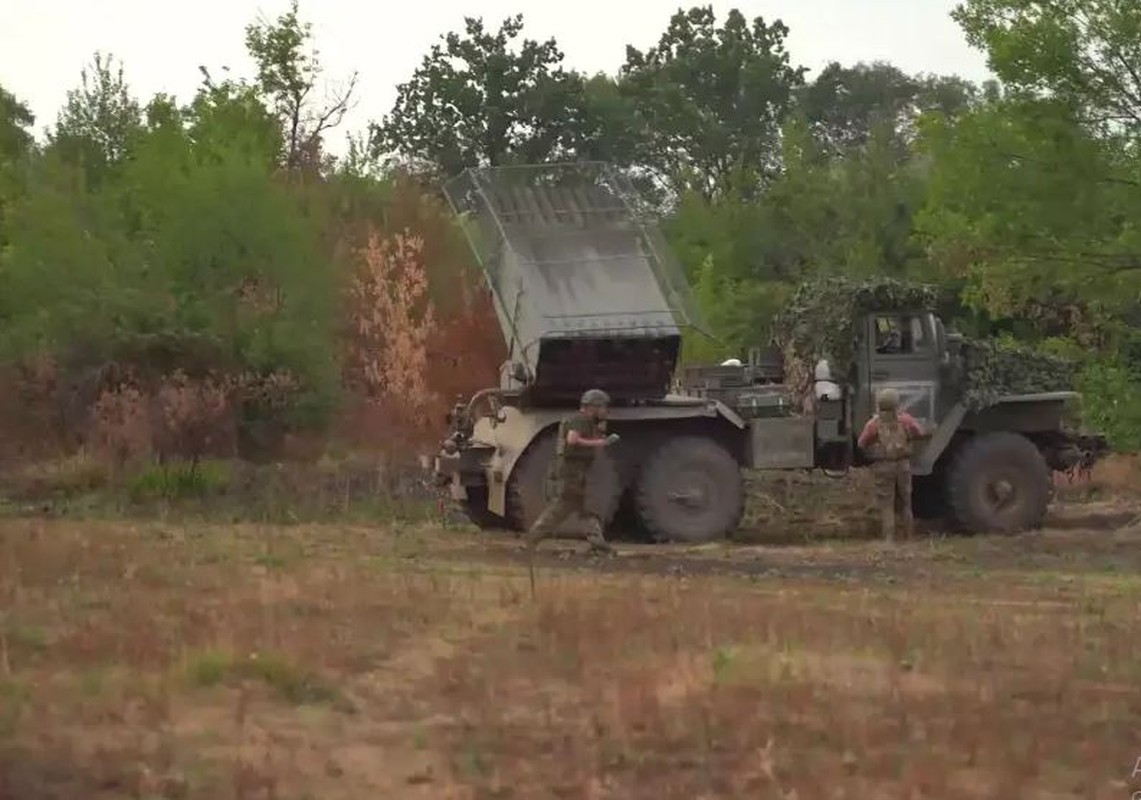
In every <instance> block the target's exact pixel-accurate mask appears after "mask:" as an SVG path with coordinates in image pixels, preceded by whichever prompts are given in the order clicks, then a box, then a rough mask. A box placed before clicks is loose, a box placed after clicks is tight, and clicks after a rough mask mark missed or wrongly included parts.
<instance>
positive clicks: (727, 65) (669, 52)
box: [620, 6, 805, 197]
mask: <svg viewBox="0 0 1141 800" xmlns="http://www.w3.org/2000/svg"><path fill="white" fill-rule="evenodd" d="M787 34H788V28H787V27H785V25H784V24H783V23H782V22H780V21H779V20H777V21H775V22H773V23H771V24H769V23H766V22H765V20H764V19H763V18H761V17H757V18H755V19H753V20H752V21H751V22H750V21H749V20H747V19H746V18H745V16H744V15H743V14H741V12H740V11H738V10H736V9H733V10H731V11H730V12H729V13H728V15H727V16H726V19H725V22H724V23H723V24H722V25H720V26H718V25H717V20H716V17H715V15H714V13H713V9H712V7H711V6H705V7H701V6H697V7H694V8H691V9H689V10H688V11H685V10H679V11H678V12H677V13H676V14H674V15H673V17H672V18H671V19H670V23H669V27H668V28H667V29H666V31H665V33H663V34H662V36H661V38H660V39H659V41H658V43H657V45H655V46H654V47H651V48H649V49H648V50H646V51H645V52H642V51H640V50H637V49H636V48H634V47H627V49H626V64H625V65H624V66H623V67H622V70H621V73H620V77H621V83H622V88H623V91H624V92H625V93H626V94H627V95H628V96H629V97H631V98H632V101H633V102H632V109H633V111H634V113H635V115H636V117H635V118H636V120H637V123H636V124H637V127H638V135H639V138H640V144H639V148H638V154H637V158H638V163H639V164H640V165H643V166H645V167H648V168H649V169H652V170H654V171H656V172H657V173H658V174H659V175H661V176H663V177H664V178H665V179H666V180H667V181H669V182H670V183H671V184H672V186H673V188H674V189H675V191H677V192H678V193H681V192H684V191H686V190H694V191H697V192H699V193H700V194H702V195H703V196H705V197H712V196H714V195H716V194H718V193H722V192H726V191H728V190H729V189H730V187H731V186H733V185H736V186H738V187H740V186H741V185H742V180H744V181H745V183H746V184H747V185H749V186H750V188H755V187H756V186H758V185H759V184H760V182H761V181H763V179H765V178H768V177H771V176H772V175H774V174H776V173H777V171H778V170H779V167H780V162H779V157H778V156H779V152H780V144H779V132H780V124H781V122H782V120H783V119H784V116H785V113H786V112H787V111H788V109H789V107H790V105H791V102H792V92H793V90H794V88H795V87H796V86H798V85H800V83H801V82H802V81H803V76H804V72H805V69H804V68H802V67H794V66H792V65H791V63H790V59H789V55H788V52H787V51H786V50H785V37H786V36H787Z"/></svg>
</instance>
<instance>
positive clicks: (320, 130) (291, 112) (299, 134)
mask: <svg viewBox="0 0 1141 800" xmlns="http://www.w3.org/2000/svg"><path fill="white" fill-rule="evenodd" d="M246 49H247V50H248V51H249V53H250V55H251V56H252V57H253V59H254V63H256V64H257V69H258V75H257V81H258V87H259V88H260V89H261V91H262V92H263V94H264V95H265V97H266V98H267V100H268V101H269V104H270V106H271V107H272V108H273V110H274V111H275V113H276V114H277V116H278V119H279V120H280V122H281V125H282V130H283V132H284V145H285V158H284V160H285V165H286V166H287V167H288V168H290V169H296V168H298V167H301V166H302V165H310V166H320V162H321V145H322V139H323V137H324V136H325V135H326V134H327V133H328V132H329V131H330V130H332V129H333V128H335V127H337V126H338V125H340V124H341V122H342V121H343V120H344V118H345V113H346V112H347V111H348V110H349V107H350V103H351V101H352V95H353V91H354V89H355V88H356V83H357V75H356V73H353V75H352V76H351V77H350V78H349V79H348V82H347V84H346V85H345V87H344V88H343V89H340V90H338V91H334V92H332V93H331V94H330V95H329V96H327V97H326V98H324V99H319V98H318V97H317V96H316V94H317V82H318V80H319V79H320V77H321V73H322V69H321V62H320V58H319V55H318V53H317V51H316V49H315V48H314V47H313V46H312V25H311V24H310V23H308V22H302V21H301V19H300V18H299V16H298V5H297V0H292V1H291V2H290V5H289V9H288V10H287V11H285V12H284V13H283V14H281V15H280V16H278V18H277V19H276V20H274V21H272V22H271V21H268V20H265V19H261V20H259V21H257V22H255V23H252V24H250V25H248V26H247V27H246Z"/></svg>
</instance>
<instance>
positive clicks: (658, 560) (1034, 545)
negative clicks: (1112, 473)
mask: <svg viewBox="0 0 1141 800" xmlns="http://www.w3.org/2000/svg"><path fill="white" fill-rule="evenodd" d="M1138 520H1141V509H1139V508H1138V507H1135V506H1133V505H1130V504H1122V503H1120V502H1114V503H1090V504H1068V505H1062V506H1060V507H1058V508H1056V509H1055V510H1054V511H1053V513H1052V514H1051V516H1050V518H1049V519H1048V521H1047V525H1046V526H1045V527H1044V528H1043V529H1042V530H1039V531H1035V532H1030V533H1024V534H1019V535H1016V536H978V537H972V536H960V535H954V534H948V533H947V532H945V531H942V530H939V529H938V528H935V527H932V526H926V527H921V528H920V530H919V531H918V532H917V534H916V536H915V537H914V538H913V539H912V540H910V541H900V542H898V543H897V544H896V545H894V546H892V545H888V544H886V543H883V542H879V541H878V540H875V539H869V538H867V537H866V536H862V537H860V538H854V539H844V540H840V539H835V538H828V536H827V532H825V533H823V534H822V535H819V536H818V535H815V534H814V531H813V530H812V528H811V525H810V524H808V525H806V527H805V528H804V529H802V532H801V533H800V534H799V535H795V534H793V532H792V531H789V530H783V531H781V532H779V533H778V534H777V535H775V536H774V535H771V534H766V532H764V531H756V530H753V531H743V532H742V533H741V534H739V535H738V536H737V537H736V540H735V541H731V542H724V543H715V544H707V545H698V546H687V545H680V544H644V543H633V542H628V541H623V540H621V539H618V540H616V541H615V546H616V548H617V553H616V554H615V555H613V556H605V555H595V554H591V553H590V552H589V551H588V549H587V547H586V545H585V543H581V542H577V541H573V540H567V539H560V540H555V541H547V542H544V543H543V545H542V546H541V548H540V550H539V552H538V553H537V554H536V555H535V557H534V562H533V563H534V565H535V566H536V568H539V569H560V570H568V569H570V570H581V571H592V572H601V573H635V574H646V575H666V576H669V575H673V576H678V577H685V576H699V575H710V576H716V575H723V576H737V577H744V578H752V579H764V578H793V579H796V578H801V579H825V580H831V581H851V582H856V583H862V582H881V581H882V582H887V583H896V582H898V581H901V580H921V579H923V578H924V577H925V576H926V575H928V574H930V573H932V572H933V571H934V570H936V569H937V570H939V571H945V569H946V568H947V567H955V566H956V565H957V566H958V567H960V568H962V569H969V568H978V569H987V570H1059V571H1060V570H1066V571H1074V570H1077V571H1081V572H1085V571H1090V572H1106V571H1109V572H1134V573H1141V523H1138ZM441 544H442V545H443V549H442V552H437V554H436V555H437V557H444V558H447V559H451V560H458V561H464V562H468V563H470V562H472V561H477V562H482V563H490V564H503V565H512V566H526V565H527V564H528V563H529V562H530V557H529V555H528V554H527V553H526V551H525V549H524V547H523V543H522V540H521V538H520V537H519V536H517V535H516V534H513V533H509V532H503V531H487V532H474V531H473V530H471V529H465V530H462V531H455V532H454V533H452V534H451V535H449V534H448V532H443V533H442V536H441Z"/></svg>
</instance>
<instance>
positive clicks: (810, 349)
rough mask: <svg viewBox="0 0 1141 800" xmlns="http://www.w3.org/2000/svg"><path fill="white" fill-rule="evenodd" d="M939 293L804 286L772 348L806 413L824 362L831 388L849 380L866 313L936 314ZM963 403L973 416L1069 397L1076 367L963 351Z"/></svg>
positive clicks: (1010, 351) (979, 347)
mask: <svg viewBox="0 0 1141 800" xmlns="http://www.w3.org/2000/svg"><path fill="white" fill-rule="evenodd" d="M939 300H940V291H939V289H938V288H937V287H935V286H930V285H927V284H915V283H905V282H903V281H899V280H895V279H893V278H880V279H875V280H865V281H856V280H851V279H848V278H826V279H823V280H820V281H816V282H812V283H806V284H802V285H801V286H800V287H799V288H798V289H797V290H796V292H795V293H794V294H793V296H792V298H791V299H790V301H789V303H788V306H787V307H786V308H785V310H784V311H783V312H781V314H780V315H779V316H778V317H777V318H776V319H775V320H773V326H772V338H773V343H774V344H775V345H776V346H777V347H779V348H780V349H781V352H782V354H783V355H784V359H785V382H786V384H787V385H788V386H789V387H790V389H791V390H792V391H793V392H794V393H795V395H796V396H798V397H800V398H802V402H803V406H804V410H805V411H811V409H812V402H813V401H812V397H813V392H812V384H813V377H814V376H813V371H814V368H815V365H816V362H817V361H819V360H820V359H821V358H827V359H828V361H829V363H830V365H831V367H832V374H833V377H834V379H835V380H839V381H842V380H844V378H845V376H847V375H849V373H850V370H851V368H852V366H853V364H854V361H855V357H856V353H855V345H856V335H857V328H856V324H857V322H858V321H859V320H860V319H861V318H862V317H864V316H865V315H866V314H869V313H872V312H877V311H879V312H892V311H922V310H926V311H934V310H935V309H936V307H937V305H938V303H939ZM963 356H964V359H963V361H964V367H965V375H963V376H962V380H963V382H964V396H965V399H966V401H967V403H968V404H969V405H970V406H971V407H972V408H979V407H982V406H986V405H989V404H991V403H993V402H994V401H995V400H996V399H997V398H999V397H1001V396H1003V395H1010V394H1034V393H1038V392H1053V391H1068V390H1070V389H1072V388H1073V387H1074V385H1075V381H1076V372H1077V370H1076V366H1075V365H1074V364H1073V363H1071V362H1067V361H1064V360H1062V359H1058V358H1055V357H1052V356H1047V355H1044V354H1041V353H1037V352H1034V351H1032V350H1029V349H1026V348H1021V347H1015V346H1011V345H1005V344H999V343H997V342H992V341H968V342H964V344H963Z"/></svg>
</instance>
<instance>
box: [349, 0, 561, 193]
mask: <svg viewBox="0 0 1141 800" xmlns="http://www.w3.org/2000/svg"><path fill="white" fill-rule="evenodd" d="M522 31H523V17H522V15H516V16H514V17H511V18H509V19H507V20H505V21H504V22H503V24H502V25H500V27H499V30H498V31H495V32H491V31H489V30H487V29H486V28H485V27H484V23H483V20H482V19H480V18H473V17H467V18H465V20H464V32H463V33H454V32H453V33H448V34H447V35H445V36H443V37H442V39H443V43H442V44H435V45H433V46H432V49H431V51H430V52H429V53H428V55H426V56H425V57H424V59H423V61H422V62H421V64H420V66H419V67H418V68H417V69H416V71H415V72H414V73H413V75H412V78H411V79H410V80H409V81H407V82H406V83H402V84H400V85H399V86H398V87H397V99H396V103H395V105H394V106H393V108H392V111H391V112H390V113H389V114H388V115H387V116H385V117H384V118H383V119H382V120H381V121H380V122H379V123H374V124H373V126H372V141H371V145H372V148H373V150H374V152H375V153H376V154H377V155H378V156H386V157H397V158H403V159H406V160H410V161H413V162H421V163H426V164H429V165H432V166H434V167H435V168H438V169H439V170H440V171H442V172H443V173H444V174H446V175H450V174H454V173H456V172H458V171H460V170H462V169H463V168H465V167H470V166H475V165H478V164H492V165H497V164H505V163H509V162H511V161H515V160H518V161H544V160H547V159H549V158H551V157H552V156H553V155H555V154H557V153H559V152H560V151H561V150H563V149H565V148H566V146H567V144H568V134H569V129H570V123H571V120H572V119H573V118H574V116H575V113H576V111H581V110H582V109H583V108H584V104H583V102H582V99H581V98H582V92H583V79H582V77H581V76H580V75H577V74H575V73H573V72H568V71H566V70H564V69H563V67H562V61H563V53H562V52H561V51H560V50H559V48H558V45H557V44H556V43H555V41H554V40H553V39H548V40H547V41H545V42H538V41H535V40H533V39H526V38H524V39H522V40H521V41H519V42H516V40H517V39H519V37H520V35H521V34H522Z"/></svg>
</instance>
